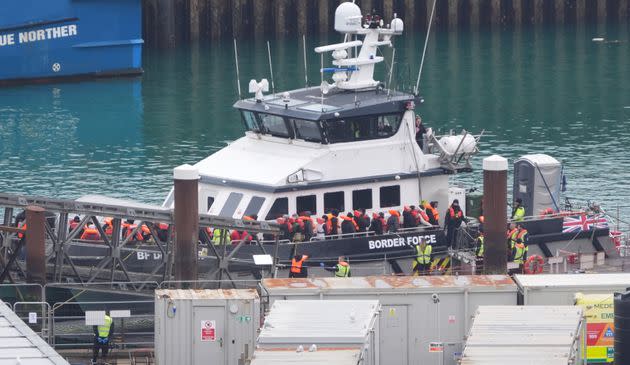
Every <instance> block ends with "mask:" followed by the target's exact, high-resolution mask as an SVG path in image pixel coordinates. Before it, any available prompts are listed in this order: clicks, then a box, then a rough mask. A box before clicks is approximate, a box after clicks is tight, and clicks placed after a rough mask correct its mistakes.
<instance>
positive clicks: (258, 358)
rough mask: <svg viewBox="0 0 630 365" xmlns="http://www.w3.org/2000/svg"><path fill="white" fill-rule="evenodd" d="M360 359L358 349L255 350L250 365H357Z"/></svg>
mask: <svg viewBox="0 0 630 365" xmlns="http://www.w3.org/2000/svg"><path fill="white" fill-rule="evenodd" d="M360 359H361V350H360V349H334V348H332V349H331V348H328V349H322V350H319V349H318V350H317V351H312V352H311V351H308V349H307V350H306V351H303V352H296V351H295V350H294V349H290V350H277V349H274V350H271V351H265V350H256V352H255V353H254V358H253V359H252V362H251V363H250V365H298V364H300V365H303V364H326V365H357V364H359V363H360V362H359V361H360Z"/></svg>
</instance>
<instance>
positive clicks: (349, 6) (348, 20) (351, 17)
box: [335, 2, 363, 33]
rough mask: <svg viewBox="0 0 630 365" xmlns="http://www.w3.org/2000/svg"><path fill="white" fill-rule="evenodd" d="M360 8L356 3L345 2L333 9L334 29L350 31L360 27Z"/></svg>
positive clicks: (342, 31)
mask: <svg viewBox="0 0 630 365" xmlns="http://www.w3.org/2000/svg"><path fill="white" fill-rule="evenodd" d="M361 19H363V16H362V15H361V8H359V6H358V5H357V4H354V3H351V2H345V3H341V4H339V6H338V7H337V10H335V30H336V31H337V32H341V33H352V32H356V31H357V30H360V29H361Z"/></svg>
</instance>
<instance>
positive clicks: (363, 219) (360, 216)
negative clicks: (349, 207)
mask: <svg viewBox="0 0 630 365" xmlns="http://www.w3.org/2000/svg"><path fill="white" fill-rule="evenodd" d="M354 221H355V222H356V223H357V225H358V226H359V230H358V232H367V230H368V227H369V226H370V217H368V216H367V214H365V209H363V208H361V209H356V210H355V211H354Z"/></svg>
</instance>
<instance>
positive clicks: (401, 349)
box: [379, 305, 409, 365]
mask: <svg viewBox="0 0 630 365" xmlns="http://www.w3.org/2000/svg"><path fill="white" fill-rule="evenodd" d="M381 313H382V314H381V320H380V326H379V327H380V328H379V331H380V340H379V341H380V342H379V353H380V363H381V364H387V365H407V359H408V356H409V354H408V347H407V338H408V337H409V334H408V333H407V328H408V326H407V321H408V318H407V306H406V305H383V311H382V312H381Z"/></svg>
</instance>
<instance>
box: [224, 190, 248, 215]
mask: <svg viewBox="0 0 630 365" xmlns="http://www.w3.org/2000/svg"><path fill="white" fill-rule="evenodd" d="M241 199H243V194H242V193H230V196H228V198H227V200H226V201H225V204H223V208H221V212H220V213H219V216H220V217H232V215H234V212H235V211H236V208H237V207H238V204H239V203H240V202H241Z"/></svg>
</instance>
